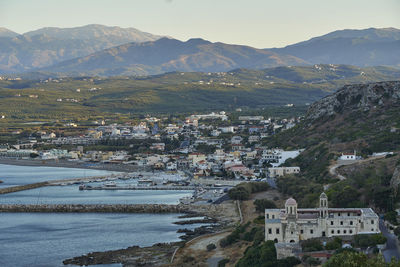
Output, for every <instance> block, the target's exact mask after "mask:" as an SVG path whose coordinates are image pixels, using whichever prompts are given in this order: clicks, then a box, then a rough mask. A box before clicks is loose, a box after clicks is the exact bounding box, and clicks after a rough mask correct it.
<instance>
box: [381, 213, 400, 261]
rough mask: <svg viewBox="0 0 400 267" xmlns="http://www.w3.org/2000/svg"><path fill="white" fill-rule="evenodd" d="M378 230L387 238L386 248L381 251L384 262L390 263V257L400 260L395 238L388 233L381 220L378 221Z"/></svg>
mask: <svg viewBox="0 0 400 267" xmlns="http://www.w3.org/2000/svg"><path fill="white" fill-rule="evenodd" d="M379 229H380V230H381V232H382V234H383V235H384V236H385V237H386V238H387V243H386V248H385V249H384V250H383V251H382V254H383V257H384V258H385V261H386V262H390V260H391V259H392V257H395V258H396V259H397V260H400V252H399V246H398V241H397V237H396V236H395V235H394V234H391V233H390V232H389V231H388V229H387V228H386V226H385V224H384V222H383V220H382V219H381V220H379Z"/></svg>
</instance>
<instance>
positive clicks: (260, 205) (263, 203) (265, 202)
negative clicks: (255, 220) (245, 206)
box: [254, 199, 276, 212]
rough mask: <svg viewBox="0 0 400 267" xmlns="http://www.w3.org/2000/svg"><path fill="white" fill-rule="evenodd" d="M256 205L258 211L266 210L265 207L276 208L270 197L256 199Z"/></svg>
mask: <svg viewBox="0 0 400 267" xmlns="http://www.w3.org/2000/svg"><path fill="white" fill-rule="evenodd" d="M254 206H256V211H258V212H264V211H265V209H276V205H275V203H274V202H273V201H271V200H269V199H256V200H254Z"/></svg>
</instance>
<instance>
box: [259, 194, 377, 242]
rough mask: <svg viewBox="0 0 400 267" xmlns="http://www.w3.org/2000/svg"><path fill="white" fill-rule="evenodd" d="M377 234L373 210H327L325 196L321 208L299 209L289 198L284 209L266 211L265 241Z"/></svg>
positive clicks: (375, 215)
mask: <svg viewBox="0 0 400 267" xmlns="http://www.w3.org/2000/svg"><path fill="white" fill-rule="evenodd" d="M376 233H380V230H379V217H378V215H377V214H376V213H375V212H374V211H373V210H372V209H371V208H343V209H342V208H328V197H327V196H326V194H325V193H322V194H321V195H320V200H319V208H315V209H298V208H297V202H296V200H294V199H293V198H289V199H288V200H286V203H285V209H266V210H265V240H273V241H275V242H279V243H297V242H299V241H300V240H306V239H309V238H317V237H335V236H349V235H356V234H376Z"/></svg>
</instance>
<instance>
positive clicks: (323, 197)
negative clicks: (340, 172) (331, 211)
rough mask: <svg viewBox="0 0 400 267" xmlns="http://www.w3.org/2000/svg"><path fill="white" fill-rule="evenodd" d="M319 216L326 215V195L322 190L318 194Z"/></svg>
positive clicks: (324, 216) (323, 216)
mask: <svg viewBox="0 0 400 267" xmlns="http://www.w3.org/2000/svg"><path fill="white" fill-rule="evenodd" d="M319 217H320V218H326V217H328V196H327V195H326V194H325V193H324V192H322V194H321V195H320V196H319Z"/></svg>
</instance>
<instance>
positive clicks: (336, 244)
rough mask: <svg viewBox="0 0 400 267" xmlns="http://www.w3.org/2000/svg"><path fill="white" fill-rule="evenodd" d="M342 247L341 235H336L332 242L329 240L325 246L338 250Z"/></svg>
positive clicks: (328, 248)
mask: <svg viewBox="0 0 400 267" xmlns="http://www.w3.org/2000/svg"><path fill="white" fill-rule="evenodd" d="M341 247H342V239H341V238H339V237H335V239H334V240H332V241H331V242H328V243H327V244H326V246H325V249H327V250H336V249H340V248H341Z"/></svg>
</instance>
